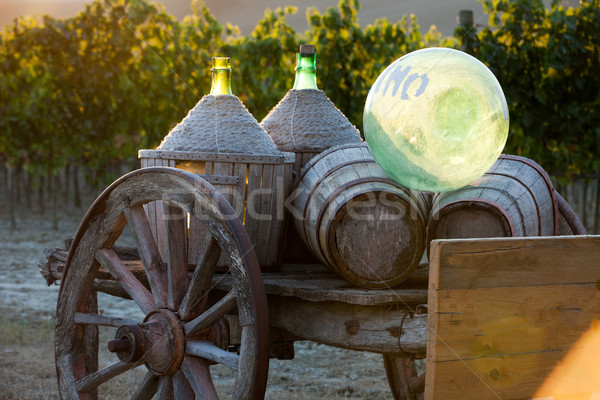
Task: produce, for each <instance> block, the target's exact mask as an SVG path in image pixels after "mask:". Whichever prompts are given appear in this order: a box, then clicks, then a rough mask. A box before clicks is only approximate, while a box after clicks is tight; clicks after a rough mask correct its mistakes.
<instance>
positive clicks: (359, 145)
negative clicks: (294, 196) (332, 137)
mask: <svg viewBox="0 0 600 400" xmlns="http://www.w3.org/2000/svg"><path fill="white" fill-rule="evenodd" d="M355 147H356V148H362V147H365V148H367V150H368V147H367V144H366V143H365V142H361V143H346V144H340V145H338V146H333V147H330V148H328V149H327V150H325V151H323V152H321V153H319V154H318V155H316V156H314V157H313V158H311V159H310V160H309V161H308V162H307V163H306V165H305V166H304V168H303V170H302V172H301V173H300V177H299V178H298V181H301V180H302V178H304V175H306V171H308V170H309V169H311V168H312V166H313V165H315V164H316V163H318V162H319V161H320V160H322V159H323V158H325V157H327V156H328V155H329V154H331V153H333V152H335V151H338V150H341V149H351V148H355Z"/></svg>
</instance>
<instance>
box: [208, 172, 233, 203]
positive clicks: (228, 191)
mask: <svg viewBox="0 0 600 400" xmlns="http://www.w3.org/2000/svg"><path fill="white" fill-rule="evenodd" d="M213 173H214V174H215V175H229V176H231V174H232V173H233V164H232V163H229V162H226V163H221V162H216V163H214V167H213ZM218 190H219V192H220V193H221V194H222V195H223V196H225V199H227V202H229V204H231V201H232V197H233V189H232V186H231V185H219V187H218Z"/></svg>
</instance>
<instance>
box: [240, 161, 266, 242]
mask: <svg viewBox="0 0 600 400" xmlns="http://www.w3.org/2000/svg"><path fill="white" fill-rule="evenodd" d="M262 171H263V166H262V165H260V164H250V167H249V168H248V187H247V194H246V216H245V218H244V228H245V229H246V233H247V234H248V237H249V238H250V241H251V242H252V244H253V245H256V239H257V237H258V236H257V235H258V213H259V212H260V200H261V196H260V195H261V193H260V189H261V183H262Z"/></svg>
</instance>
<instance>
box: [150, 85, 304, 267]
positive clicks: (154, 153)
mask: <svg viewBox="0 0 600 400" xmlns="http://www.w3.org/2000/svg"><path fill="white" fill-rule="evenodd" d="M139 156H140V158H141V166H142V167H150V166H168V167H176V168H181V169H185V170H187V171H190V172H194V173H196V174H198V175H200V176H201V177H203V178H204V179H206V180H207V181H209V182H210V183H212V184H213V185H215V186H216V187H217V188H219V191H220V192H221V193H222V194H223V195H224V196H225V198H226V199H227V200H228V201H229V202H230V203H231V205H232V206H233V208H234V209H235V210H236V213H237V214H238V216H239V218H240V219H241V220H242V221H243V222H244V227H245V229H246V231H247V233H248V236H249V237H250V240H251V241H252V242H253V244H254V245H255V246H254V250H255V252H256V255H257V257H258V260H259V262H260V264H261V267H262V268H263V269H264V270H267V269H273V268H276V267H277V266H278V264H279V262H280V258H281V251H280V248H281V247H282V246H281V245H280V242H281V239H282V238H283V225H284V215H283V214H284V209H283V203H284V201H285V197H286V196H287V195H288V194H289V192H290V191H291V180H292V166H293V162H294V154H292V153H283V152H281V151H279V150H278V149H277V146H276V145H275V144H274V143H273V141H272V140H271V139H270V138H269V136H268V135H267V133H266V132H265V130H264V129H263V128H262V127H261V126H260V125H259V123H258V122H257V121H256V119H255V118H254V117H253V116H252V115H251V114H250V113H249V112H248V110H247V109H246V107H245V106H244V105H243V104H242V102H241V101H240V100H239V99H238V98H237V97H236V96H234V95H206V96H204V97H203V98H202V99H201V100H200V101H199V102H198V103H197V104H196V106H195V107H194V108H193V109H191V110H190V111H189V113H188V115H187V116H186V117H185V118H184V119H183V120H182V121H181V122H180V123H179V124H177V125H176V126H175V127H174V128H173V129H172V130H171V132H169V134H168V135H167V136H166V137H165V138H164V139H163V141H162V143H161V144H160V146H158V148H157V149H156V150H140V152H139ZM157 203H158V202H157ZM162 210H163V207H162V205H161V204H156V206H155V207H148V209H147V213H148V217H149V219H150V223H151V225H153V226H155V227H157V228H156V229H155V230H154V233H155V236H156V240H157V242H158V243H159V248H160V249H163V248H166V247H165V246H163V245H161V243H164V240H165V238H164V237H163V236H164V229H160V227H161V226H162V225H163V224H164V222H163V221H164V215H163V214H162V212H163V211H162ZM207 234H208V233H207V230H206V228H205V226H204V223H203V222H202V221H198V220H190V222H189V234H188V237H189V245H188V249H189V250H188V261H189V263H190V264H195V263H196V258H197V255H198V251H201V250H202V248H203V246H205V245H206V243H207ZM163 256H165V254H163Z"/></svg>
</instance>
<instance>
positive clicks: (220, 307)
mask: <svg viewBox="0 0 600 400" xmlns="http://www.w3.org/2000/svg"><path fill="white" fill-rule="evenodd" d="M155 200H162V202H163V204H164V207H165V214H166V215H167V216H171V218H167V219H166V226H167V229H166V243H167V249H168V251H167V256H166V257H165V258H167V260H163V259H162V257H161V256H160V252H159V250H158V246H157V244H156V241H155V240H154V237H153V236H152V233H151V230H150V226H149V223H148V218H147V216H146V212H145V211H144V204H147V203H149V202H152V201H155ZM155 204H156V203H155ZM182 211H183V212H185V213H189V216H190V218H198V219H200V220H203V221H205V224H206V226H207V228H208V230H209V231H210V233H211V234H212V237H213V239H211V242H210V244H209V245H208V247H207V250H206V252H205V253H204V254H201V255H199V256H198V262H197V264H196V267H195V270H194V272H193V274H192V275H191V278H188V265H187V261H186V260H187V258H186V248H187V246H186V240H187V235H186V228H187V219H185V218H175V217H173V216H176V215H185V214H183V213H182ZM125 225H128V226H129V228H130V230H131V232H132V236H133V237H134V239H135V242H136V247H137V249H138V250H139V253H140V258H141V262H142V264H143V267H144V271H145V276H146V277H147V281H148V283H149V289H148V288H147V287H146V286H144V284H143V283H142V282H141V281H143V279H138V278H137V277H136V276H134V274H133V273H132V272H131V271H130V269H129V268H128V267H126V266H125V263H124V262H122V261H121V260H120V259H119V257H118V256H117V254H116V253H115V251H114V249H113V245H114V243H115V241H116V240H117V239H118V237H119V236H120V235H121V233H122V232H123V229H124V227H125ZM221 253H222V254H224V255H225V256H226V257H225V258H226V259H227V263H228V266H229V270H230V273H231V275H232V276H233V278H234V279H233V280H234V281H235V287H234V288H233V289H232V290H231V291H230V292H229V293H227V294H226V295H224V296H223V297H222V298H221V299H220V300H218V301H216V303H214V304H213V305H210V304H208V303H207V300H206V299H207V293H208V292H209V291H210V285H211V282H212V277H213V274H214V269H215V266H216V264H217V263H218V260H219V258H220V256H221ZM100 266H102V267H104V268H105V269H106V270H108V271H109V272H110V273H111V274H112V275H113V276H114V278H115V279H116V280H117V282H118V284H120V286H121V287H122V289H124V290H125V291H126V292H127V294H128V295H129V296H130V297H131V298H132V299H133V300H134V301H135V303H136V304H137V306H139V308H140V309H141V310H142V312H143V314H144V315H145V318H144V319H143V320H141V321H131V320H130V319H126V318H122V317H121V316H117V315H113V316H107V315H102V314H99V313H97V312H96V310H94V309H93V304H92V305H91V306H89V304H90V302H89V301H88V298H89V296H90V294H91V293H92V292H93V285H94V279H95V277H96V275H97V273H98V271H99V269H100ZM211 293H212V292H211ZM232 313H233V314H235V313H237V316H238V317H239V323H240V326H241V342H240V343H241V344H240V349H239V355H238V354H236V353H232V352H227V351H225V350H223V349H222V347H221V346H219V343H213V342H218V341H217V340H212V341H211V338H212V337H214V336H215V335H213V334H211V333H210V332H212V331H213V330H214V326H216V325H218V324H219V322H220V321H221V320H222V318H223V317H224V315H225V314H232ZM267 315H268V310H267V302H266V296H265V293H264V287H263V284H262V279H261V276H260V270H259V265H258V262H257V259H256V255H255V253H254V251H253V250H252V245H251V243H250V240H249V239H248V236H247V234H246V232H245V230H244V228H243V225H242V223H241V222H240V220H239V219H238V218H237V216H236V215H235V211H234V210H233V209H232V208H231V206H230V205H229V204H228V203H227V201H226V200H225V198H224V197H223V196H222V195H220V194H219V193H218V192H217V191H216V190H215V189H214V187H212V186H211V185H210V184H208V183H207V182H205V181H204V180H202V179H200V178H198V177H196V176H195V175H193V174H191V173H188V172H186V171H182V170H177V169H174V168H161V167H156V168H144V169H141V170H137V171H134V172H132V173H130V174H127V175H125V176H124V177H122V178H120V179H119V180H117V181H116V182H115V183H113V184H112V185H111V186H110V187H109V188H108V189H106V190H105V191H104V192H103V193H102V194H101V195H100V197H98V199H97V200H96V201H95V202H94V204H93V205H92V206H91V208H90V209H89V211H88V212H87V214H86V216H85V217H84V219H83V221H82V223H81V225H80V227H79V229H78V231H77V234H76V236H75V238H74V241H73V244H72V246H71V249H70V251H69V256H68V259H67V262H66V265H65V271H64V274H63V279H62V283H61V287H60V291H59V295H58V303H57V315H56V329H55V353H56V369H57V375H58V385H59V390H60V394H61V397H62V398H63V399H93V398H96V397H97V390H96V388H97V387H98V386H100V385H102V384H103V383H105V382H108V381H109V380H110V379H112V378H114V377H116V376H118V375H120V374H123V373H124V372H125V371H128V370H131V369H133V368H136V367H138V366H145V367H146V368H147V369H148V371H147V373H146V375H145V377H144V378H143V379H142V380H141V381H140V382H139V386H138V387H137V390H136V392H135V394H134V395H133V397H132V398H133V399H150V398H153V397H154V396H155V395H156V398H158V399H161V400H162V399H173V398H176V399H193V398H194V397H196V398H199V399H216V398H218V395H217V392H216V389H215V386H214V384H213V381H212V378H211V375H210V371H209V366H210V365H211V364H215V363H219V364H223V365H225V366H227V367H229V368H231V369H232V370H233V371H234V372H232V374H233V375H234V377H235V383H234V388H233V396H232V398H234V399H262V398H263V397H264V392H265V387H266V380H267V373H268V363H269V359H268V330H269V322H268V317H267ZM221 324H222V322H221ZM99 326H112V327H116V328H118V329H117V334H116V335H115V339H113V340H111V341H110V342H109V343H108V348H109V350H108V351H111V352H113V354H110V353H106V354H107V355H108V356H110V357H112V358H114V363H112V364H111V365H109V366H108V367H106V368H103V369H100V370H98V361H97V360H98V358H97V352H98V344H97V337H98V336H97V332H98V327H99ZM103 329H104V328H103ZM217 336H218V335H217ZM99 350H100V351H106V344H104V345H102V346H100V347H99Z"/></svg>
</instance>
